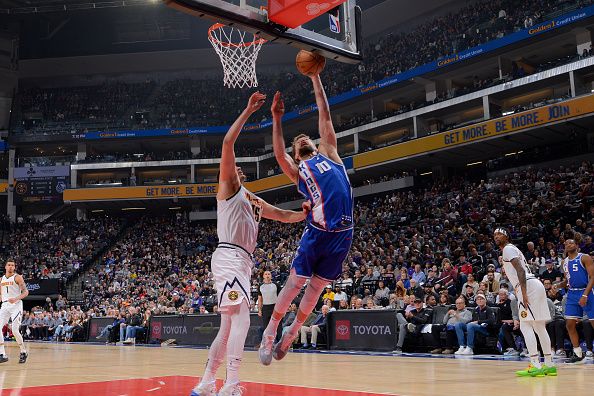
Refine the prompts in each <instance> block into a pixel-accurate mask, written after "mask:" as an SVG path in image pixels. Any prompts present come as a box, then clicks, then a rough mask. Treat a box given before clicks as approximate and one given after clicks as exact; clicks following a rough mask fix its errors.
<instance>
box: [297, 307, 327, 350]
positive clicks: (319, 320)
mask: <svg viewBox="0 0 594 396" xmlns="http://www.w3.org/2000/svg"><path fill="white" fill-rule="evenodd" d="M328 312H330V309H329V308H328V306H327V305H322V312H321V313H320V314H319V315H318V316H317V317H316V319H315V320H314V321H313V323H312V324H311V326H301V329H300V332H301V344H302V345H303V347H302V348H303V349H308V348H310V344H309V343H308V342H307V335H308V334H311V348H313V349H316V348H317V346H318V335H319V334H320V333H325V332H326V326H327V324H328Z"/></svg>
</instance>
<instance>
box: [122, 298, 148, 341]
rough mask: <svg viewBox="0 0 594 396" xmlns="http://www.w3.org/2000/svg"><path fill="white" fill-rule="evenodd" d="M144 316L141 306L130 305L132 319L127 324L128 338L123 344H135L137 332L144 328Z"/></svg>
mask: <svg viewBox="0 0 594 396" xmlns="http://www.w3.org/2000/svg"><path fill="white" fill-rule="evenodd" d="M142 321H143V317H142V315H141V314H140V309H139V308H134V307H130V321H129V323H128V326H126V340H125V341H124V342H123V344H132V345H133V344H135V343H136V332H138V331H140V330H143V329H144V327H143V326H142Z"/></svg>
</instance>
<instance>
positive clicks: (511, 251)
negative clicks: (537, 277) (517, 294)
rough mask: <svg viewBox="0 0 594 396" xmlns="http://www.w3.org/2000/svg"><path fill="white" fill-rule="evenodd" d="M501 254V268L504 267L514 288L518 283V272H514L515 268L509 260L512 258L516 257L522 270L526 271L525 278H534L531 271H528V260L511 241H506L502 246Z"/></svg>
mask: <svg viewBox="0 0 594 396" xmlns="http://www.w3.org/2000/svg"><path fill="white" fill-rule="evenodd" d="M502 256H503V269H505V273H506V275H507V278H508V279H509V280H510V282H511V283H512V286H513V287H514V289H515V288H516V287H518V285H519V284H520V279H519V278H518V273H517V272H516V269H515V268H514V266H513V265H512V263H511V261H512V260H513V259H515V258H516V257H517V258H518V261H519V262H520V264H521V265H522V267H524V271H526V279H530V278H534V275H532V273H531V272H530V268H529V267H528V262H527V261H526V257H524V254H523V253H522V252H521V251H520V249H518V248H517V247H516V246H514V245H512V244H511V243H508V244H507V245H506V246H505V247H504V248H503V254H502Z"/></svg>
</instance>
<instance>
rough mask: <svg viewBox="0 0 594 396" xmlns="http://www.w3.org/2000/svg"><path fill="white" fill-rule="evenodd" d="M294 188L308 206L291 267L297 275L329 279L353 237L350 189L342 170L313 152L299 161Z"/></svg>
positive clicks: (334, 275)
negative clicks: (309, 203) (295, 186)
mask: <svg viewBox="0 0 594 396" xmlns="http://www.w3.org/2000/svg"><path fill="white" fill-rule="evenodd" d="M297 188H298V190H299V192H300V193H301V194H302V195H303V196H304V197H305V199H307V200H309V201H310V202H311V206H312V208H311V212H310V213H309V215H308V217H307V225H306V227H305V230H304V231H303V236H302V237H301V242H300V244H299V248H298V249H297V255H296V256H295V259H294V260H293V265H292V267H293V268H295V271H296V273H297V275H299V276H304V277H311V276H312V275H314V274H315V275H317V276H319V277H320V278H323V279H326V280H328V281H333V280H335V279H337V278H338V277H339V276H340V274H341V273H342V263H343V261H344V259H345V258H346V257H347V255H348V253H349V250H350V248H351V243H352V239H353V189H352V187H351V182H350V181H349V178H348V176H347V173H346V169H345V167H344V165H342V164H339V163H337V162H334V161H332V160H331V159H329V158H328V157H326V156H324V155H322V154H320V153H317V154H316V155H314V156H313V157H312V158H310V159H308V160H305V161H301V162H300V164H299V182H298V185H297Z"/></svg>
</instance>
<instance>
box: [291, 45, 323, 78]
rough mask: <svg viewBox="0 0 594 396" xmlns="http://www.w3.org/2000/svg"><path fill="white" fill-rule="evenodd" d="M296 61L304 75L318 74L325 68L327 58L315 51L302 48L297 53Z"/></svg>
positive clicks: (298, 68)
mask: <svg viewBox="0 0 594 396" xmlns="http://www.w3.org/2000/svg"><path fill="white" fill-rule="evenodd" d="M295 63H296V64H297V70H299V73H301V74H303V75H304V76H308V77H310V76H317V75H318V74H320V73H321V72H322V70H324V66H326V58H324V57H323V56H322V55H319V54H316V53H314V52H309V51H305V50H301V51H299V53H298V54H297V59H296V61H295Z"/></svg>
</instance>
